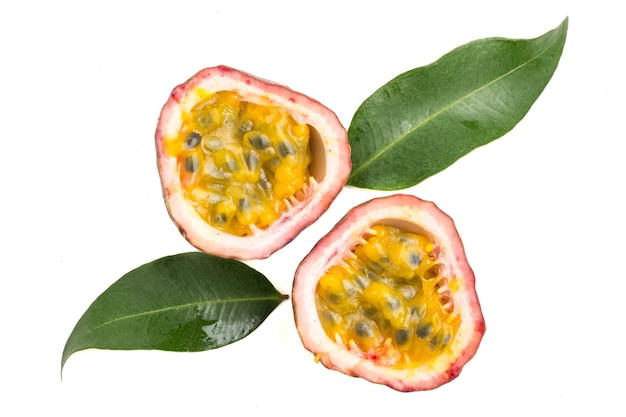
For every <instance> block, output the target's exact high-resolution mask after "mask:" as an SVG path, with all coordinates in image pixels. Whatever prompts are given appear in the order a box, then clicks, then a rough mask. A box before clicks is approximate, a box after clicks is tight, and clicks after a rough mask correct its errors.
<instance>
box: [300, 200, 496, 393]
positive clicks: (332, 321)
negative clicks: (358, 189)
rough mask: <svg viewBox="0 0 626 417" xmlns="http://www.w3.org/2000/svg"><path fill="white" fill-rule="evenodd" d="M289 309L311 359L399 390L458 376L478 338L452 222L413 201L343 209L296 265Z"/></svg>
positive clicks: (480, 327)
mask: <svg viewBox="0 0 626 417" xmlns="http://www.w3.org/2000/svg"><path fill="white" fill-rule="evenodd" d="M292 302H293V307H294V313H295V319H296V325H297V328H298V332H299V334H300V338H301V339H302V343H303V344H304V347H305V348H306V349H308V350H309V351H311V352H312V353H313V354H314V355H315V359H316V360H318V361H320V362H321V363H322V364H324V365H325V366H326V367H327V368H330V369H334V370H337V371H340V372H343V373H345V374H348V375H351V376H357V377H361V378H365V379H367V380H369V381H371V382H375V383H379V384H385V385H387V386H389V387H391V388H394V389H396V390H398V391H418V390H429V389H433V388H436V387H439V386H440V385H442V384H445V383H447V382H449V381H451V380H453V379H454V378H456V377H457V376H458V375H459V373H460V372H461V369H462V368H463V366H464V365H465V364H466V363H467V361H469V360H470V359H471V358H472V357H473V356H474V354H475V353H476V350H477V349H478V346H479V344H480V341H481V339H482V337H483V334H484V332H485V322H484V319H483V315H482V311H481V308H480V304H479V301H478V297H477V295H476V290H475V285H474V273H473V271H472V269H471V268H470V266H469V264H468V262H467V259H466V256H465V250H464V247H463V244H462V242H461V239H460V237H459V234H458V232H457V230H456V227H455V224H454V222H453V221H452V219H451V218H450V217H449V216H447V215H446V214H445V213H443V212H442V211H441V210H440V209H439V208H438V207H437V206H436V205H435V204H434V203H432V202H428V201H424V200H421V199H419V198H417V197H415V196H411V195H402V194H400V195H392V196H388V197H381V198H376V199H373V200H370V201H368V202H365V203H363V204H361V205H359V206H357V207H355V208H353V209H352V210H350V211H349V212H348V213H347V214H346V216H345V217H344V218H343V219H342V220H341V221H340V222H339V223H338V224H337V225H336V226H335V227H334V228H333V229H332V230H331V231H330V232H329V233H328V234H327V235H326V236H324V237H323V238H322V239H321V240H320V241H319V242H318V243H317V244H316V246H315V247H314V248H313V250H312V251H311V252H310V253H309V254H308V255H307V256H306V258H305V259H304V260H303V261H302V262H301V264H300V265H299V267H298V269H297V271H296V274H295V280H294V286H293V293H292Z"/></svg>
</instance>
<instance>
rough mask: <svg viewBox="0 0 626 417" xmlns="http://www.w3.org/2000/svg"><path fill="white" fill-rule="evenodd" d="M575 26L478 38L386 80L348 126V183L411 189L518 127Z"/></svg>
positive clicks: (553, 68) (379, 187) (387, 188)
mask: <svg viewBox="0 0 626 417" xmlns="http://www.w3.org/2000/svg"><path fill="white" fill-rule="evenodd" d="M567 25H568V20H567V19H565V20H564V21H563V23H562V24H561V25H560V26H559V27H557V28H556V29H554V30H552V31H550V32H548V33H546V34H545V35H543V36H541V37H539V38H536V39H531V40H523V39H522V40H512V39H503V38H489V39H482V40H477V41H474V42H470V43H468V44H466V45H463V46H461V47H459V48H457V49H454V50H453V51H451V52H449V53H448V54H446V55H444V56H443V57H442V58H440V59H439V60H438V61H436V62H434V63H433V64H430V65H428V66H425V67H420V68H416V69H413V70H410V71H408V72H406V73H404V74H401V75H399V76H398V77H396V78H394V79H393V80H391V81H390V82H389V83H387V84H385V85H384V86H383V87H381V88H380V89H379V90H377V91H376V92H375V93H374V94H373V95H371V96H370V97H369V98H367V99H366V100H365V102H363V104H362V105H361V106H360V107H359V109H358V110H357V111H356V113H355V115H354V117H353V119H352V122H351V124H350V127H349V129H348V139H349V141H350V145H351V147H352V166H353V168H352V173H351V175H350V178H349V180H348V184H350V185H354V186H357V187H363V188H374V189H379V190H398V189H403V188H408V187H411V186H413V185H415V184H417V183H419V182H421V181H423V180H424V179H426V178H428V177H430V176H431V175H433V174H436V173H437V172H439V171H441V170H443V169H445V168H446V167H448V166H449V165H451V164H452V163H453V162H454V161H456V160H457V159H459V158H460V157H462V156H463V155H465V154H467V153H468V152H470V151H471V150H473V149H475V148H477V147H479V146H482V145H485V144H487V143H489V142H491V141H493V140H495V139H497V138H499V137H501V136H502V135H504V134H505V133H507V132H508V131H510V130H511V129H512V128H513V127H514V126H515V125H516V124H517V123H518V122H519V121H520V120H521V119H522V118H523V117H524V115H525V114H526V113H527V112H528V110H529V109H530V107H531V106H532V104H533V103H534V102H535V100H536V99H537V97H539V95H540V94H541V92H542V91H543V89H544V87H545V86H546V85H547V83H548V81H549V80H550V78H551V77H552V75H553V73H554V71H555V70H556V67H557V64H558V62H559V59H560V57H561V53H562V51H563V47H564V45H565V38H566V35H567Z"/></svg>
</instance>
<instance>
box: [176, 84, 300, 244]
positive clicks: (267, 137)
mask: <svg viewBox="0 0 626 417" xmlns="http://www.w3.org/2000/svg"><path fill="white" fill-rule="evenodd" d="M167 146H168V148H167V149H168V153H169V154H170V155H175V156H176V157H177V158H178V166H179V172H180V178H181V183H182V184H183V188H184V191H185V193H186V197H187V198H188V199H189V201H191V202H192V203H193V204H194V206H195V208H196V210H197V212H198V213H199V214H200V215H201V216H202V218H203V219H204V220H205V221H206V222H208V223H209V224H211V225H212V226H213V227H216V228H218V229H220V230H223V231H225V232H228V233H230V234H233V235H237V236H246V235H250V234H252V233H254V228H255V227H256V228H264V227H267V226H269V225H270V224H271V223H272V222H274V221H275V220H276V219H277V218H278V217H279V216H280V214H281V213H282V212H283V211H284V210H285V209H286V207H287V204H288V203H286V201H287V202H288V201H293V199H294V198H296V199H301V198H302V193H303V191H302V190H303V188H304V186H305V185H306V184H307V183H308V182H309V181H310V180H311V179H312V178H311V176H310V174H309V164H310V162H311V153H310V150H309V126H308V125H305V124H298V123H296V122H295V121H294V119H293V118H292V117H291V116H290V115H289V113H288V112H287V111H286V110H284V109H282V108H279V107H273V106H264V105H259V104H254V103H250V102H246V101H243V100H241V98H240V97H239V96H238V95H237V94H236V93H233V92H230V91H221V92H217V93H214V94H210V95H208V96H207V97H206V98H205V99H204V100H203V101H201V102H200V103H198V104H197V105H196V106H195V107H194V108H193V109H192V110H191V111H190V112H189V113H188V114H183V127H182V129H181V131H180V134H179V136H178V138H176V139H175V140H172V141H170V142H168V145H167Z"/></svg>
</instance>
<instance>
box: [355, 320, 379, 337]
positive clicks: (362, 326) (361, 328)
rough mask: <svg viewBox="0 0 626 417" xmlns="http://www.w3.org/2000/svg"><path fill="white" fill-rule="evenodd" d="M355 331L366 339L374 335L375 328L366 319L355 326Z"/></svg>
mask: <svg viewBox="0 0 626 417" xmlns="http://www.w3.org/2000/svg"><path fill="white" fill-rule="evenodd" d="M354 332H355V333H356V335H357V336H359V337H361V338H364V339H366V338H370V337H374V329H372V326H370V325H369V324H368V323H366V322H364V321H360V322H358V323H357V324H356V325H355V326H354Z"/></svg>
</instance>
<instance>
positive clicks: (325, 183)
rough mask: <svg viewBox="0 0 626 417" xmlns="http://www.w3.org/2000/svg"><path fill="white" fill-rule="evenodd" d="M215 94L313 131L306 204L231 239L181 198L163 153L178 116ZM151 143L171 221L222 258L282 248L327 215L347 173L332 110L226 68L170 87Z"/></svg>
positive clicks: (174, 165) (174, 167)
mask: <svg viewBox="0 0 626 417" xmlns="http://www.w3.org/2000/svg"><path fill="white" fill-rule="evenodd" d="M218 91H232V92H235V93H237V94H239V95H240V96H241V97H242V99H243V100H246V101H250V102H254V103H258V104H263V105H271V106H279V107H282V108H285V109H286V110H288V111H289V113H290V114H291V116H292V117H293V118H294V119H295V120H296V122H298V123H301V124H307V125H309V126H311V127H312V128H313V130H314V134H313V135H314V139H312V144H311V148H312V153H313V158H314V162H313V163H312V170H311V171H312V175H313V177H314V178H315V181H313V182H312V184H309V186H308V188H307V189H306V190H305V194H306V195H307V198H306V200H305V201H304V202H298V201H292V202H290V204H288V206H289V208H288V209H287V210H286V211H285V212H283V214H282V215H281V217H280V218H279V219H278V220H277V221H275V222H274V223H272V224H271V225H270V226H268V227H267V228H266V229H263V230H262V231H259V233H257V234H255V235H253V236H245V237H239V236H234V235H231V234H229V233H225V232H222V231H220V230H217V229H215V228H213V227H212V226H210V225H208V224H207V223H206V222H205V221H204V220H203V219H202V218H201V217H200V216H199V214H198V213H197V212H196V210H195V209H194V207H193V205H192V204H190V203H189V202H188V201H187V200H186V198H185V196H184V193H183V189H182V185H181V180H180V175H179V172H178V170H179V167H178V162H177V159H176V157H175V156H172V155H168V153H167V149H166V142H167V140H168V139H171V138H175V137H177V136H178V135H179V132H180V130H181V127H182V123H183V117H182V115H183V114H184V113H185V112H188V111H189V110H190V109H191V108H193V106H194V105H195V104H196V103H197V102H198V101H200V100H201V99H202V98H203V95H206V94H207V93H212V92H218ZM313 135H312V136H313ZM155 140H156V150H157V165H158V169H159V174H160V178H161V185H162V190H163V197H164V200H165V202H166V206H167V209H168V212H169V214H170V217H171V218H172V220H173V221H174V223H175V224H176V225H177V226H178V228H179V230H180V232H181V233H182V234H183V235H184V236H185V238H186V239H187V240H188V241H189V242H190V243H191V244H192V245H194V246H195V247H197V248H198V249H200V250H202V251H204V252H206V253H210V254H214V255H218V256H222V257H226V258H237V259H262V258H266V257H268V256H270V255H271V254H272V253H274V252H275V251H277V250H279V249H280V248H282V247H284V246H285V245H286V244H287V243H289V242H290V241H291V240H292V239H293V238H295V236H297V235H298V233H300V232H301V231H302V230H303V229H304V228H306V227H308V226H309V225H310V224H312V223H313V222H314V221H315V220H317V218H319V217H320V216H321V215H322V214H323V213H324V212H325V211H326V209H327V208H328V207H329V206H330V204H331V203H332V201H333V200H334V199H335V198H336V196H337V195H338V194H339V192H340V191H341V189H342V188H343V186H344V185H345V183H346V180H347V177H348V175H349V173H350V169H351V163H350V147H349V145H348V141H347V135H346V130H345V128H344V127H343V126H342V124H341V122H340V121H339V119H338V118H337V116H336V115H335V113H334V112H332V111H331V110H330V109H328V108H326V107H325V106H323V105H322V104H321V103H319V102H318V101H316V100H313V99H311V98H310V97H308V96H306V95H303V94H301V93H298V92H295V91H293V90H291V89H289V88H287V87H285V86H283V85H280V84H276V83H274V82H271V81H267V80H263V79H260V78H257V77H255V76H252V75H250V74H248V73H245V72H242V71H239V70H236V69H233V68H230V67H226V66H218V67H212V68H206V69H203V70H201V71H199V72H198V73H197V74H196V75H194V76H193V77H191V78H190V79H189V80H187V81H186V82H185V83H183V84H181V85H179V86H177V87H176V88H174V90H173V91H172V93H171V95H170V97H169V99H168V100H167V102H166V103H165V105H164V106H163V109H162V111H161V114H160V117H159V121H158V125H157V130H156V134H155Z"/></svg>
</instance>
